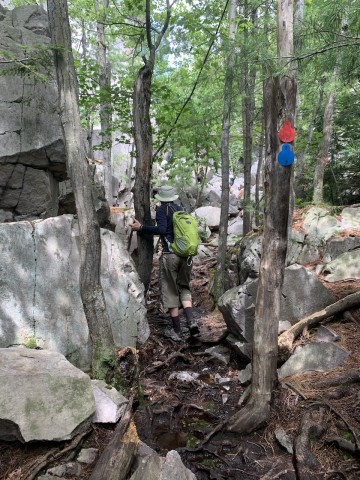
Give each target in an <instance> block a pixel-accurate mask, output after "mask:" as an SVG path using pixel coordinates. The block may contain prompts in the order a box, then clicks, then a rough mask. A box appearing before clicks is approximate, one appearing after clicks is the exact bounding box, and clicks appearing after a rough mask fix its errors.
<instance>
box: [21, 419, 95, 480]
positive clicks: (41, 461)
mask: <svg viewBox="0 0 360 480" xmlns="http://www.w3.org/2000/svg"><path fill="white" fill-rule="evenodd" d="M91 430H92V429H91V428H89V429H87V430H86V431H85V432H82V433H79V434H78V435H76V437H74V438H73V439H72V440H71V442H70V443H69V444H68V445H67V446H66V447H65V448H63V449H62V450H60V451H59V449H57V448H54V449H52V450H50V451H49V452H47V453H46V454H45V455H43V456H41V457H40V458H37V459H36V460H35V461H33V462H31V463H29V464H28V465H25V467H24V471H25V473H23V474H21V475H20V476H18V477H17V478H18V480H33V479H34V478H36V476H37V474H38V473H39V472H41V470H43V469H44V468H46V467H48V466H49V465H50V464H51V463H53V462H55V461H56V460H59V458H61V457H63V456H64V455H65V454H66V453H68V452H70V451H72V450H75V449H76V448H77V447H78V446H79V444H80V442H81V441H82V440H83V438H84V437H86V436H87V435H88V434H89V433H90V432H91Z"/></svg>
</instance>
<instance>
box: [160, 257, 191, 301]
mask: <svg viewBox="0 0 360 480" xmlns="http://www.w3.org/2000/svg"><path fill="white" fill-rule="evenodd" d="M188 263H190V262H188V259H187V258H183V257H179V256H178V255H176V254H175V253H164V254H163V255H162V256H161V258H160V272H159V280H160V292H161V302H162V304H163V307H164V309H166V310H168V309H169V308H176V307H181V302H183V301H184V300H190V301H191V293H190V275H191V268H192V262H191V265H188Z"/></svg>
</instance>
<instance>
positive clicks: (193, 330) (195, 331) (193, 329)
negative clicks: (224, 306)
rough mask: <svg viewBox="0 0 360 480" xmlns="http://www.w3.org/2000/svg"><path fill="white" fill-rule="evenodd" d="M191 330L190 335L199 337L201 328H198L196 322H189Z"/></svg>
mask: <svg viewBox="0 0 360 480" xmlns="http://www.w3.org/2000/svg"><path fill="white" fill-rule="evenodd" d="M188 325H189V330H190V335H191V336H192V337H193V336H195V335H199V333H200V330H199V327H198V324H197V322H196V320H191V322H189V324H188Z"/></svg>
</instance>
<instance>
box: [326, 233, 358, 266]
mask: <svg viewBox="0 0 360 480" xmlns="http://www.w3.org/2000/svg"><path fill="white" fill-rule="evenodd" d="M356 248H360V237H340V238H331V239H330V240H329V241H328V242H327V244H326V247H325V251H324V259H323V261H324V263H330V262H331V261H332V260H335V258H337V257H339V256H340V255H342V254H343V253H346V252H350V251H351V250H355V249H356Z"/></svg>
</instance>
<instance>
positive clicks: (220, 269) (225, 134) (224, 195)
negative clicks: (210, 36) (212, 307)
mask: <svg viewBox="0 0 360 480" xmlns="http://www.w3.org/2000/svg"><path fill="white" fill-rule="evenodd" d="M236 5H237V0H231V3H230V10H229V42H228V48H229V51H228V54H227V61H226V71H225V84H224V107H223V119H222V131H221V181H222V185H221V188H222V190H221V214H220V225H219V230H220V233H219V248H218V254H217V267H216V275H215V277H214V281H213V285H212V288H211V294H212V296H213V298H214V300H215V303H217V301H218V300H219V298H220V297H221V295H222V294H223V293H224V291H225V275H226V272H227V268H226V249H227V234H228V218H229V139H230V126H231V107H232V100H231V99H232V90H233V79H234V73H233V72H234V66H235V58H236V57H235V49H234V46H233V43H234V40H235V36H236V22H235V18H236Z"/></svg>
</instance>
